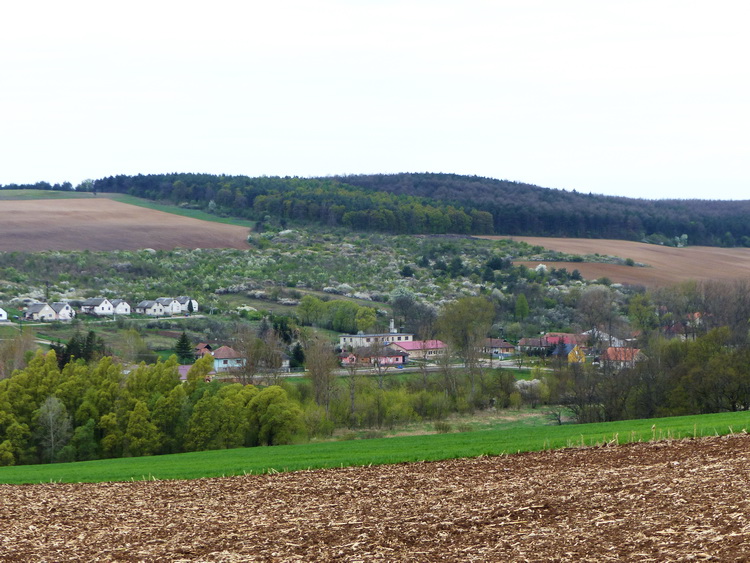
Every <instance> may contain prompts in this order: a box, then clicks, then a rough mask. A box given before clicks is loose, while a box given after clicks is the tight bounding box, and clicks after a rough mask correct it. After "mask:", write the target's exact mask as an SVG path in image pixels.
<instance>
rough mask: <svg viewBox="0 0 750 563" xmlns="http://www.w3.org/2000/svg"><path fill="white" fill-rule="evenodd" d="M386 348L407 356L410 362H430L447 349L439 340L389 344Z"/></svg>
mask: <svg viewBox="0 0 750 563" xmlns="http://www.w3.org/2000/svg"><path fill="white" fill-rule="evenodd" d="M388 347H389V348H391V349H393V350H398V351H399V352H404V353H406V354H408V355H409V359H411V360H431V359H433V358H437V357H438V356H442V355H443V354H445V349H446V348H447V346H446V345H445V343H444V342H442V341H441V340H409V341H407V342H389V343H388Z"/></svg>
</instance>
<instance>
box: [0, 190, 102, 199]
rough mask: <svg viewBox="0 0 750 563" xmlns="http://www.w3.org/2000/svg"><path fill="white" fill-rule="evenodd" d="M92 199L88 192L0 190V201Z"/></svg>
mask: <svg viewBox="0 0 750 563" xmlns="http://www.w3.org/2000/svg"><path fill="white" fill-rule="evenodd" d="M92 197H94V195H93V194H91V193H89V192H63V191H57V190H0V200H3V199H81V198H86V199H90V198H92Z"/></svg>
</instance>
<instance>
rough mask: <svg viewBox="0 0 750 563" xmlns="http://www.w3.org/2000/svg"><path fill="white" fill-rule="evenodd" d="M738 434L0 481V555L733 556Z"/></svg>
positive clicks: (738, 504)
mask: <svg viewBox="0 0 750 563" xmlns="http://www.w3.org/2000/svg"><path fill="white" fill-rule="evenodd" d="M749 462H750V436H747V435H735V436H727V437H722V438H719V437H715V438H703V439H697V440H681V441H672V442H654V443H647V444H631V445H626V446H611V447H600V448H589V449H568V450H561V451H554V452H537V453H528V454H520V455H514V456H503V457H492V458H487V457H485V458H479V459H470V460H452V461H443V462H435V463H417V464H401V465H394V466H379V467H360V468H346V469H334V470H320V471H302V472H296V473H287V474H276V475H263V476H247V477H232V478H223V479H202V480H196V481H150V482H149V481H147V482H128V483H105V484H70V485H68V484H42V485H20V486H12V485H2V486H0V495H1V496H0V498H1V499H2V500H0V559H2V560H4V561H8V560H12V561H217V562H218V561H225V562H227V561H540V562H541V561H544V562H547V561H638V562H642V561H659V562H661V561H703V560H710V561H747V560H748V559H749V558H750V471H749V470H748V467H749Z"/></svg>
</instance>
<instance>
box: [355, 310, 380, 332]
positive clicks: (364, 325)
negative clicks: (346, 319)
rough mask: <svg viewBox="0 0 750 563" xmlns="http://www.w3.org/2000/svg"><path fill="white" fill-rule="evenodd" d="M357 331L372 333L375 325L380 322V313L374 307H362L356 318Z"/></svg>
mask: <svg viewBox="0 0 750 563" xmlns="http://www.w3.org/2000/svg"><path fill="white" fill-rule="evenodd" d="M355 320H356V323H357V330H358V331H362V332H365V333H367V332H370V330H371V329H372V327H373V326H375V323H376V322H377V321H378V313H377V311H376V310H375V309H373V308H372V307H360V308H359V310H358V311H357V315H356V317H355Z"/></svg>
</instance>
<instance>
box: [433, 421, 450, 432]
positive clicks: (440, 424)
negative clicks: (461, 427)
mask: <svg viewBox="0 0 750 563" xmlns="http://www.w3.org/2000/svg"><path fill="white" fill-rule="evenodd" d="M434 427H435V432H437V433H438V434H448V432H450V431H451V430H453V428H452V427H451V425H450V424H449V423H448V422H445V421H444V420H438V421H437V422H436V423H435V424H434Z"/></svg>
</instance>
